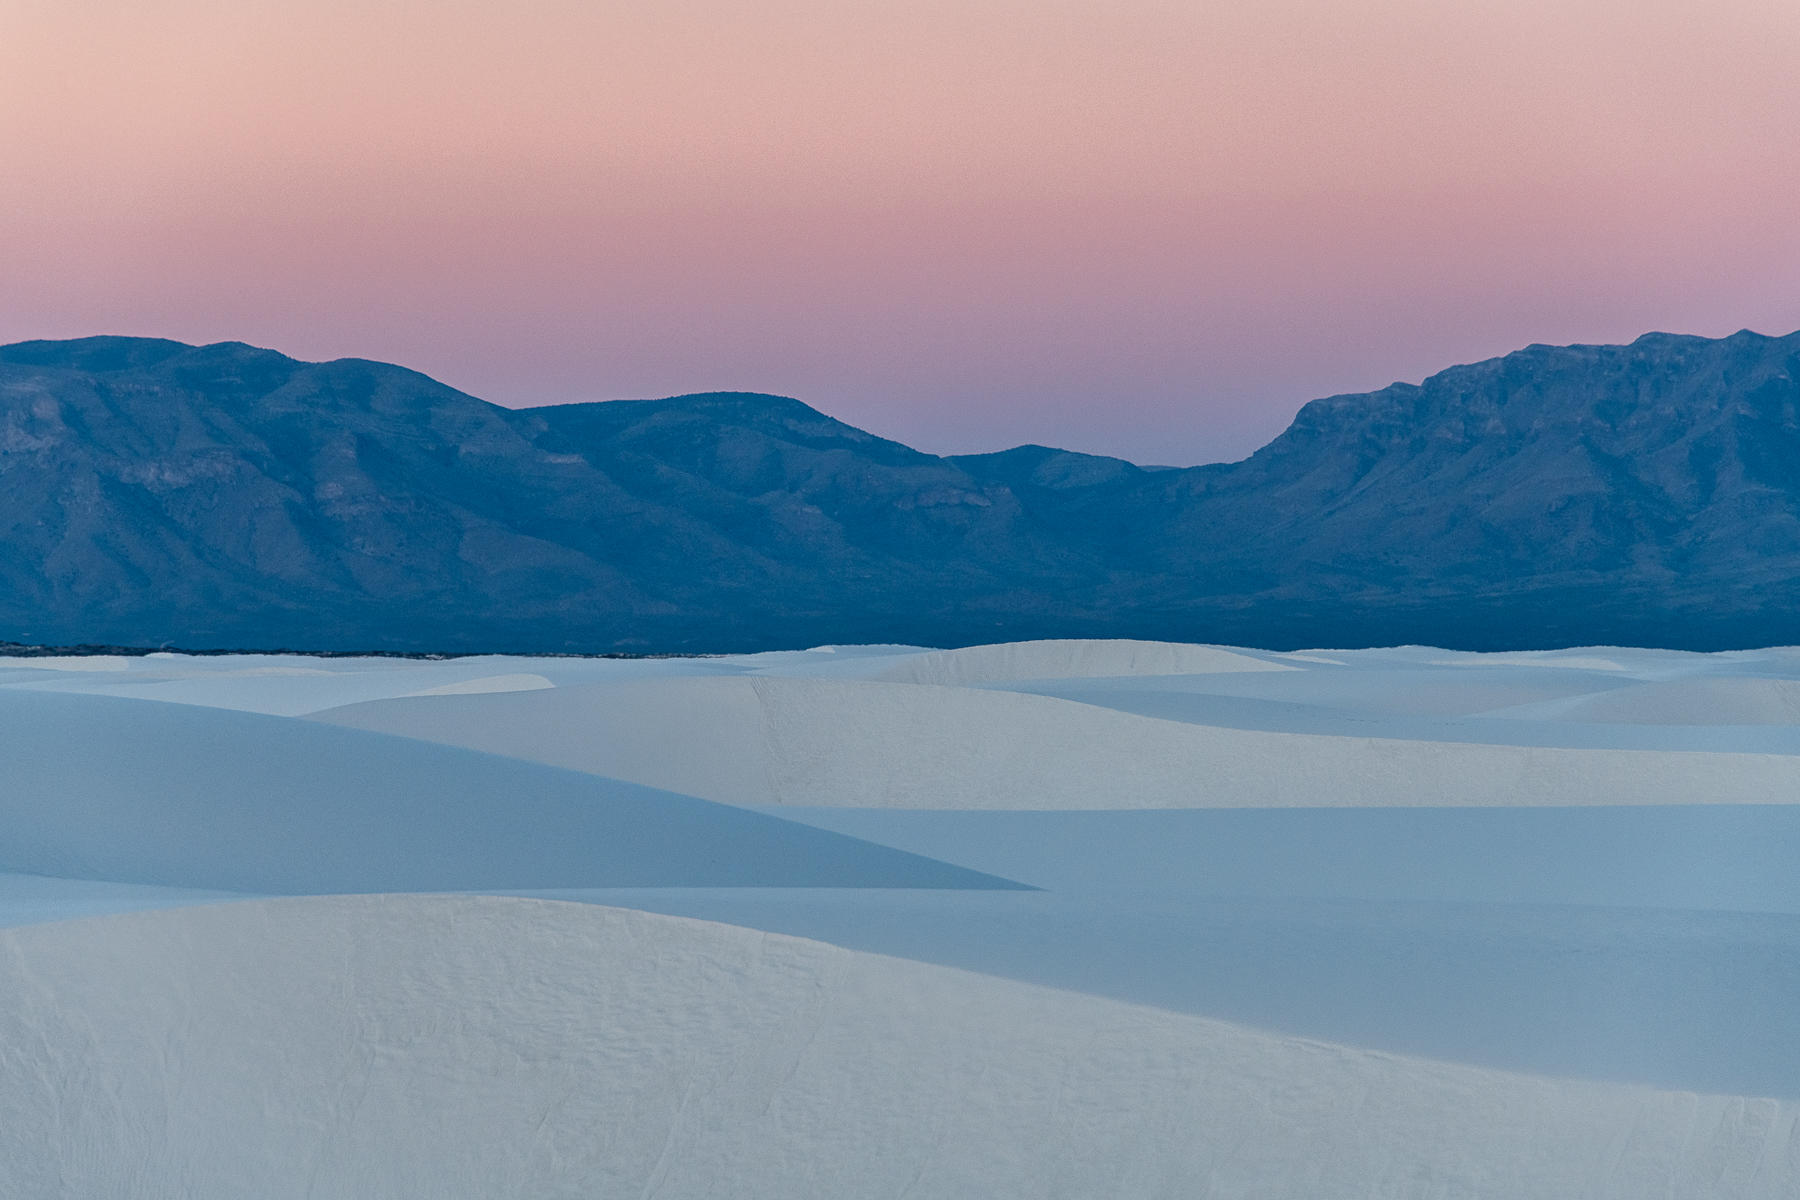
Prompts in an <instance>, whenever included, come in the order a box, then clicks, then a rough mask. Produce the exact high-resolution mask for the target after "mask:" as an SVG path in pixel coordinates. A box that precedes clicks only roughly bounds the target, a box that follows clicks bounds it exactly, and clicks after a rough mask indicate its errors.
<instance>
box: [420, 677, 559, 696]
mask: <svg viewBox="0 0 1800 1200" xmlns="http://www.w3.org/2000/svg"><path fill="white" fill-rule="evenodd" d="M555 686H556V685H555V684H554V683H551V682H550V681H549V680H548V679H545V678H544V677H543V676H542V675H532V674H513V675H481V676H478V677H476V678H474V679H463V680H458V681H457V682H456V683H440V684H439V685H438V686H436V687H428V688H421V689H420V690H419V691H416V692H408V693H407V694H408V695H409V696H483V695H487V694H489V693H491V692H538V691H542V690H543V689H545V688H553V687H555Z"/></svg>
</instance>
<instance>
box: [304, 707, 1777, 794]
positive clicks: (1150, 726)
mask: <svg viewBox="0 0 1800 1200" xmlns="http://www.w3.org/2000/svg"><path fill="white" fill-rule="evenodd" d="M312 719H314V720H318V721H323V722H327V723H331V724H340V725H350V726H354V727H357V728H361V729H368V730H373V731H378V732H383V733H391V734H399V735H402V736H406V737H413V738H421V739H424V740H427V741H436V742H442V743H446V744H450V745H457V746H463V747H467V748H470V749H476V750H483V751H487V752H490V753H495V754H502V755H507V756H510V757H515V758H523V759H527V760H530V761H533V762H539V763H547V764H550V765H554V766H560V767H568V768H573V769H575V770H581V771H587V772H590V773H593V774H599V775H605V776H608V777H611V778H617V779H626V780H630V781H632V782H635V783H643V784H648V785H650V786H653V787H659V788H665V789H667V790H669V791H675V792H681V793H684V794H687V795H692V796H700V797H702V798H704V799H708V800H715V801H719V802H721V803H726V804H763V805H774V804H792V805H801V806H809V807H833V806H849V807H867V808H930V809H1061V810H1072V809H1146V808H1275V807H1321V806H1340V805H1341V806H1354V807H1399V806H1420V805H1428V806H1429V805H1454V806H1512V805H1573V804H1583V805H1585V804H1704V803H1714V804H1768V803H1791V802H1792V800H1793V798H1794V797H1796V796H1800V756H1794V755H1781V754H1747V753H1726V752H1717V751H1699V750H1692V751H1689V750H1684V751H1680V752H1668V751H1659V750H1616V749H1606V750H1595V749H1566V748H1555V747H1540V746H1507V745H1486V744H1479V743H1466V742H1433V741H1405V740H1398V739H1392V738H1359V737H1345V736H1339V735H1333V734H1312V733H1275V732H1268V731H1261V730H1248V729H1231V728H1224V727H1220V726H1210V725H1196V724H1190V723H1188V722H1183V721H1171V720H1164V719H1161V718H1157V717H1147V716H1139V715H1135V714H1132V713H1126V712H1120V711H1118V710H1115V709H1109V708H1102V707H1099V706H1097V705H1090V704H1082V703H1079V702H1077V701H1073V700H1064V699H1059V698H1056V697H1050V696H1038V695H1031V694H1027V693H1019V692H1006V691H987V690H981V689H975V688H954V687H940V686H936V685H932V684H918V683H906V684H902V683H891V682H885V683H884V682H872V681H865V680H830V679H796V678H769V677H755V678H747V677H717V676H715V677H710V678H704V677H702V678H672V679H640V680H634V681H631V682H627V683H620V684H605V685H595V686H589V687H573V688H561V689H558V690H556V691H554V692H541V693H517V694H502V695H493V696H475V697H462V698H459V697H449V696H445V697H437V698H433V699H431V700H427V701H392V702H389V701H381V702H375V703H371V704H363V705H350V706H346V707H343V708H337V709H332V710H330V711H329V712H325V713H320V714H317V715H316V716H315V717H313V718H312Z"/></svg>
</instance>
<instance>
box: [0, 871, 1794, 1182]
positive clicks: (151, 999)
mask: <svg viewBox="0 0 1800 1200" xmlns="http://www.w3.org/2000/svg"><path fill="white" fill-rule="evenodd" d="M124 980H129V981H130V984H129V986H121V981H124ZM0 994H4V995H6V996H7V997H8V998H9V1002H8V1003H7V1004H6V1005H4V1006H0V1192H3V1193H4V1194H6V1195H11V1196H180V1197H183V1198H184V1200H212V1198H215V1197H216V1198H220V1200H225V1198H229V1200H238V1198H240V1197H244V1196H257V1197H260V1198H266V1200H281V1198H283V1197H323V1196H356V1197H359V1198H365V1200H381V1198H386V1197H419V1196H431V1197H434V1198H445V1200H447V1198H452V1197H460V1196H468V1197H481V1198H483V1200H486V1198H489V1197H496V1196H531V1197H540V1196H571V1197H573V1196H646V1197H651V1196H653V1197H660V1198H662V1200H675V1198H678V1197H689V1196H692V1197H701V1196H718V1195H722V1194H729V1195H731V1196H736V1197H764V1196H766V1197H778V1198H781V1200H804V1198H807V1197H821V1198H827V1197H828V1198H832V1200H836V1198H839V1197H845V1196H857V1197H870V1198H879V1197H893V1198H896V1200H898V1198H900V1197H915V1198H917V1197H989V1196H1044V1197H1099V1196H1131V1197H1145V1198H1153V1197H1182V1198H1186V1197H1198V1196H1215V1197H1241V1196H1278V1197H1295V1198H1299V1197H1309V1198H1310V1197H1337V1196H1379V1197H1383V1198H1384V1200H1386V1198H1395V1200H1404V1198H1410V1197H1417V1198H1421V1200H1423V1198H1427V1197H1463V1198H1468V1200H1485V1198H1488V1197H1492V1198H1494V1200H1537V1198H1543V1200H1552V1198H1554V1200H1570V1198H1584V1200H1589V1198H1591V1200H1600V1198H1617V1200H1643V1198H1644V1197H1670V1198H1674V1197H1681V1198H1683V1200H1687V1198H1696V1200H1711V1198H1718V1200H1727V1198H1731V1200H1735V1198H1745V1200H1749V1198H1767V1200H1776V1198H1782V1197H1792V1196H1793V1194H1794V1182H1795V1180H1796V1179H1800V1108H1797V1107H1796V1105H1795V1104H1794V1103H1792V1102H1778V1101H1773V1100H1759V1099H1752V1098H1744V1097H1731V1096H1709V1095H1696V1094H1684V1093H1672V1092H1662V1091H1656V1090H1652V1089H1649V1088H1643V1087H1630V1086H1620V1085H1607V1084H1597V1083H1580V1082H1568V1081H1560V1080H1552V1079H1548V1078H1542V1077H1533V1076H1526V1075H1513V1074H1507V1073H1502V1072H1497V1071H1487V1070H1479V1069H1474V1068H1468V1067H1457V1066H1449V1065H1444V1064H1439V1063H1433V1062H1429V1061H1424V1060H1416V1059H1408V1058H1404V1057H1398V1056H1393V1055H1386V1054H1376V1053H1368V1052H1362V1051H1356V1050H1350V1049H1347V1048H1344V1047H1341V1046H1334V1045H1330V1044H1325V1043H1318V1042H1308V1041H1303V1040H1297V1039H1292V1038H1283V1037H1277V1036H1272V1035H1267V1034H1261V1033H1257V1032H1253V1031H1251V1030H1247V1029H1244V1028H1240V1027H1236V1026H1232V1025H1226V1024H1222V1023H1219V1022H1215V1021H1209V1020H1204V1019H1200V1018H1194V1017H1185V1016H1180V1015H1176V1014H1171V1013H1164V1012H1158V1011H1155V1010H1151V1009H1143V1008H1137V1007H1133V1006H1130V1005H1126V1004H1122V1003H1118V1002H1115V1001H1108V1000H1102V999H1096V998H1093V997H1085V996H1077V995H1073V994H1070V993H1065V992H1058V991H1054V990H1049V989H1044V988H1038V987H1032V986H1029V985H1024V984H1018V983H1013V982H1008V981H1004V980H997V979H992V978H989V977H985V976H979V975H971V974H966V973H963V972H958V971H953V970H948V969H944V968H938V967H929V966H924V965H920V964H917V963H909V962H903V961H899V960H894V959H886V958H880V957H877V956H872V955H867V954H861V953H856V952H851V951H846V950H842V949H838V948H835V947H830V946H826V945H823V944H820V943H816V942H808V941H801V940H797V939H792V938H786V937H780V936H775V935H768V934H762V933H757V932H754V931H748V930H741V929H734V928H728V927H724V926H719V925H713V924H708V923H704V922H694V921H687V920H681V919H677V918H670V917H661V916H653V915H648V914H642V913H632V912H626V911H620V910H609V909H603V908H597V907H592V906H580V905H556V904H548V903H543V902H538V901H528V900H508V899H493V898H488V899H482V898H471V897H445V896H439V897H403V898H397V897H331V898H310V899H303V900H284V901H268V902H253V903H246V904H234V905H220V906H213V907H207V908H196V909H184V910H174V911H167V912H161V913H153V914H133V915H128V916H119V917H107V918H97V919H93V920H88V921H81V922H72V923H64V924H56V925H45V926H37V927H33V928H28V929H19V930H11V931H7V932H4V933H0Z"/></svg>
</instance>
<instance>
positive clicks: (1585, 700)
mask: <svg viewBox="0 0 1800 1200" xmlns="http://www.w3.org/2000/svg"><path fill="white" fill-rule="evenodd" d="M1492 715H1494V716H1502V717H1510V718H1512V719H1514V720H1519V719H1536V720H1554V721H1574V722H1608V723H1615V722H1616V723H1619V724H1627V725H1785V726H1796V725H1800V679H1763V678H1755V677H1750V678H1723V679H1720V678H1699V679H1671V680H1653V681H1650V682H1647V683H1638V684H1634V685H1633V686H1631V687H1624V688H1619V689H1617V690H1614V691H1607V692H1601V693H1598V694H1593V695H1585V696H1573V697H1569V698H1567V699H1563V700H1552V701H1543V702H1540V703H1537V704H1528V705H1520V706H1516V707H1512V708H1508V709H1503V710H1501V711H1500V712H1497V713H1494V714H1492Z"/></svg>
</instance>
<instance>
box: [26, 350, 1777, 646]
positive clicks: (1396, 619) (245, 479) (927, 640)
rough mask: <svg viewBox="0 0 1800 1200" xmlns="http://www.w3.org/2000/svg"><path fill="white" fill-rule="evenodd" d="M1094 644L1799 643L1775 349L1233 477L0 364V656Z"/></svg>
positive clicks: (1464, 374)
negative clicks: (33, 650)
mask: <svg viewBox="0 0 1800 1200" xmlns="http://www.w3.org/2000/svg"><path fill="white" fill-rule="evenodd" d="M1047 636H1078V637H1094V636H1130V637H1155V638H1168V639H1175V640H1192V641H1215V642H1234V643H1240V644H1247V645H1262V646H1273V647H1293V646H1300V645H1314V646H1318V645H1340V646H1351V645H1371V644H1392V643H1399V642H1428V643H1432V644H1437V645H1446V646H1456V647H1463V648H1469V649H1499V648H1520V647H1536V646H1555V645H1570V644H1582V643H1630V644H1648V645H1663V646H1672V647H1683V648H1695V649H1708V648H1719V647H1729V646H1749V645H1766V644H1773V643H1800V334H1795V335H1791V336H1789V337H1786V338H1770V337H1763V336H1761V335H1757V334H1753V333H1749V332H1743V333H1739V334H1735V335H1733V336H1731V337H1728V338H1722V339H1705V338H1697V337H1684V336H1676V335H1670V334H1649V335H1646V336H1645V337H1642V338H1640V339H1638V340H1637V341H1635V342H1633V343H1631V344H1630V345H1628V346H1567V347H1551V346H1532V347H1528V348H1527V349H1524V350H1520V351H1518V352H1516V353H1514V354H1509V355H1506V356H1505V357H1502V358H1497V359H1493V360H1490V361H1487V362H1482V363H1476V364H1473V365H1469V366H1461V367H1454V368H1451V369H1450V370H1447V371H1444V372H1441V373H1439V374H1437V375H1434V376H1432V377H1431V378H1429V379H1427V380H1425V381H1424V383H1422V384H1419V385H1416V386H1415V385H1409V384H1395V385H1393V386H1391V387H1388V388H1384V389H1382V390H1381V391H1378V392H1373V393H1368V394H1363V395H1345V396H1334V397H1330V398H1328V399H1323V400H1315V401H1313V402H1312V403H1310V404H1308V405H1306V406H1305V407H1304V408H1303V409H1301V411H1300V413H1299V414H1298V416H1296V418H1295V420H1294V422H1293V424H1292V425H1291V426H1290V427H1289V428H1288V430H1287V431H1286V432H1284V433H1283V434H1281V436H1279V437H1278V438H1276V439H1275V440H1274V441H1273V442H1271V443H1270V444H1269V445H1267V446H1265V447H1264V448H1263V449H1261V450H1259V451H1258V452H1257V453H1255V454H1254V455H1252V456H1250V457H1249V458H1248V459H1246V460H1244V461H1242V462H1238V463H1228V464H1214V465H1209V466H1202V467H1194V468H1188V469H1167V468H1144V467H1138V466H1135V465H1133V464H1131V463H1127V462H1123V461H1121V460H1118V459H1113V458H1105V457H1101V456H1096V455H1085V454H1078V453H1072V452H1069V451H1065V450H1058V449H1052V448H1048V447H1040V446H1021V447H1018V448H1016V449H1013V450H1007V451H1003V452H1001V453H997V454H983V455H964V456H954V457H938V456H934V455H929V454H924V453H921V452H919V451H916V450H912V449H910V448H908V447H906V446H903V445H900V444H899V443H896V442H892V441H887V440H884V439H882V438H878V437H875V436H873V435H871V434H869V433H866V432H864V431H862V430H859V429H856V428H854V427H852V426H850V425H846V424H844V423H843V422H840V421H836V420H833V419H832V418H830V417H827V416H825V415H823V414H822V413H819V412H817V411H815V410H814V409H812V408H809V407H807V406H806V405H804V404H802V403H800V402H799V401H797V400H792V399H786V398H782V397H776V396H763V395H754V394H742V393H711V394H705V395H694V396H678V397H674V398H671V399H667V400H642V401H610V402H604V403H593V404H571V405H559V406H551V407H544V408H533V409H521V410H512V409H506V408H501V407H499V406H496V405H492V404H489V403H486V402H485V401H482V400H479V399H476V398H475V397H473V396H469V395H466V394H464V393H462V392H458V391H456V390H455V389H453V388H450V387H446V386H444V385H443V384H440V383H438V382H436V381H434V380H432V379H430V378H428V377H426V376H424V375H421V374H418V373H417V372H414V371H409V370H406V369H404V368H402V367H397V366H392V365H388V364H384V363H376V362H368V361H363V360H356V359H345V360H339V361H336V362H327V363H308V362H300V361H297V360H295V359H292V358H288V357H286V356H284V355H281V354H278V353H275V352H274V351H270V350H262V349H256V348H254V347H250V346H246V345H243V344H240V343H222V344H218V345H211V346H198V347H196V346H188V345H184V344H181V343H178V342H170V341H161V340H153V339H139V338H119V337H100V338H84V339H78V340H74V341H57V342H25V343H20V344H17V345H13V346H7V347H0V639H4V640H6V641H10V642H15V643H25V644H40V645H74V644H114V645H124V646H139V647H151V646H177V647H182V648H187V649H218V648H260V649H277V648H285V649H305V650H383V651H396V652H467V651H482V650H492V651H545V652H564V651H579V652H675V651H730V650H751V649H766V648H776V647H797V646H807V645H816V644H820V643H827V642H872V641H882V642H887V641H904V642H912V643H924V644H939V645H949V644H959V643H968V642H978V641H996V640H1010V639H1018V638H1028V637H1047Z"/></svg>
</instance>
